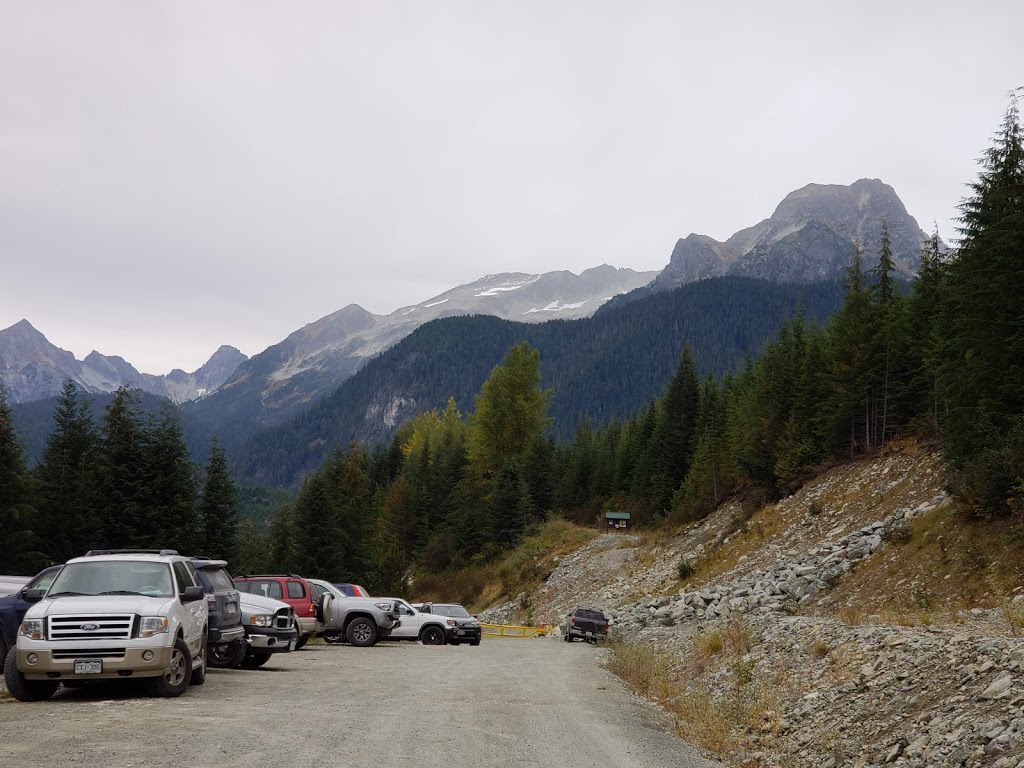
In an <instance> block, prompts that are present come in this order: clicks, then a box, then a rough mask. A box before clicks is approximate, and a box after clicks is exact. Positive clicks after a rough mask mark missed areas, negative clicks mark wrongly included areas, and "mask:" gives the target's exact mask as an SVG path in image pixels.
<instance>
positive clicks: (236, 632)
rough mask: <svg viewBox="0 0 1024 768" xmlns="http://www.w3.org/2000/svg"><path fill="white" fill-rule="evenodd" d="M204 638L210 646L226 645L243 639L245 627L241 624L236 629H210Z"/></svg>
mask: <svg viewBox="0 0 1024 768" xmlns="http://www.w3.org/2000/svg"><path fill="white" fill-rule="evenodd" d="M206 637H207V640H208V641H209V643H210V645H227V644H228V643H231V642H234V641H235V640H240V639H242V638H243V637H245V627H243V626H242V625H241V624H239V625H238V626H237V627H227V628H225V629H217V628H215V627H210V629H209V631H208V632H207V633H206Z"/></svg>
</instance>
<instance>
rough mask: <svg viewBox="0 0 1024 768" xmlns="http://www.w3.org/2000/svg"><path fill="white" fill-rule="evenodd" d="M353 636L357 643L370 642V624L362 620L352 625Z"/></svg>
mask: <svg viewBox="0 0 1024 768" xmlns="http://www.w3.org/2000/svg"><path fill="white" fill-rule="evenodd" d="M352 638H353V639H354V640H355V641H356V642H357V643H368V642H370V625H369V624H366V623H365V622H362V621H361V622H359V623H358V624H356V625H355V626H354V627H352Z"/></svg>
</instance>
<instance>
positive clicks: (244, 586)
mask: <svg viewBox="0 0 1024 768" xmlns="http://www.w3.org/2000/svg"><path fill="white" fill-rule="evenodd" d="M237 586H238V588H239V589H240V590H241V591H243V592H248V593H250V594H253V595H263V596H264V597H272V598H274V599H275V600H280V599H281V598H282V597H283V594H282V592H281V583H280V582H278V581H270V580H267V579H248V580H246V581H240V582H238V585H237Z"/></svg>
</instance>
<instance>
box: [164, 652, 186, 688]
mask: <svg viewBox="0 0 1024 768" xmlns="http://www.w3.org/2000/svg"><path fill="white" fill-rule="evenodd" d="M164 678H165V679H166V680H167V682H168V683H170V684H171V685H172V686H179V685H181V684H182V683H183V682H184V681H185V654H183V653H182V652H181V649H180V648H177V647H175V649H174V650H173V651H171V668H170V669H169V670H167V674H166V675H164Z"/></svg>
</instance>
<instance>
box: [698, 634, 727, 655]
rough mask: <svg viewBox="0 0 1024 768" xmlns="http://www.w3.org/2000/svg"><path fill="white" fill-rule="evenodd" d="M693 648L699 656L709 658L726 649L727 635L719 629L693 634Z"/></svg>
mask: <svg viewBox="0 0 1024 768" xmlns="http://www.w3.org/2000/svg"><path fill="white" fill-rule="evenodd" d="M693 650H694V653H695V654H696V655H697V657H698V658H701V659H707V658H710V657H711V656H717V655H718V654H720V653H721V652H722V651H724V650H725V636H724V635H723V634H722V633H721V632H720V631H718V630H713V631H711V632H701V633H699V634H696V635H694V636H693Z"/></svg>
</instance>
